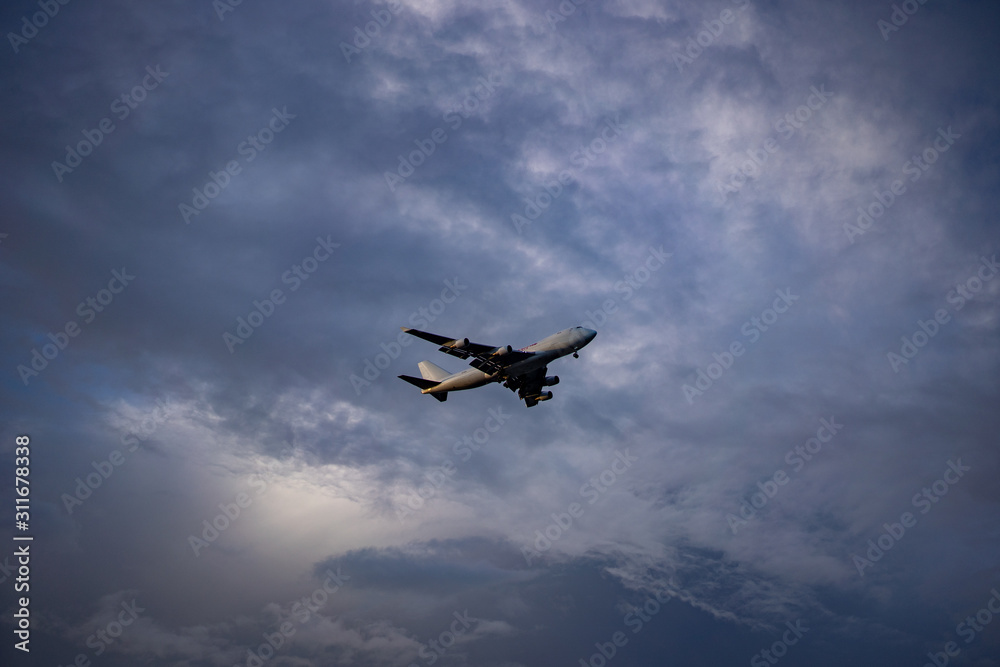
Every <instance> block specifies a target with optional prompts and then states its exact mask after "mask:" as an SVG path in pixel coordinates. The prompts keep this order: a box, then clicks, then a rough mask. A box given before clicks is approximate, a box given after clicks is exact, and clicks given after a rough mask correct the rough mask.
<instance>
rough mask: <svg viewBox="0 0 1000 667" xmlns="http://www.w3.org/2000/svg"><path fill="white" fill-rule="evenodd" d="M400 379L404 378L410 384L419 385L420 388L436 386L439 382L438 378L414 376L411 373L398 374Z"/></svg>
mask: <svg viewBox="0 0 1000 667" xmlns="http://www.w3.org/2000/svg"><path fill="white" fill-rule="evenodd" d="M399 379H400V380H406V381H407V382H409V383H410V384H412V385H415V386H417V387H420V388H421V389H430V388H431V387H436V386H437V385H439V384H440V382H439V381H438V380H428V379H427V378H415V377H413V376H412V375H400V376H399Z"/></svg>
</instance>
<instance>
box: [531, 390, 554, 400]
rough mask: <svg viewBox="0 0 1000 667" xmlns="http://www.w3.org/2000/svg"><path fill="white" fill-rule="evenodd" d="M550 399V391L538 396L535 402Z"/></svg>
mask: <svg viewBox="0 0 1000 667" xmlns="http://www.w3.org/2000/svg"><path fill="white" fill-rule="evenodd" d="M550 398H552V392H551V391H547V392H545V393H544V394H540V395H538V396H536V397H535V400H536V401H547V400H549V399H550Z"/></svg>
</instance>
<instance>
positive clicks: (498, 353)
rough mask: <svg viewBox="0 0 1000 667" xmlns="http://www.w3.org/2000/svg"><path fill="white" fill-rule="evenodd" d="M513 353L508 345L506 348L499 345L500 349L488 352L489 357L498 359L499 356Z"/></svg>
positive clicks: (512, 349)
mask: <svg viewBox="0 0 1000 667" xmlns="http://www.w3.org/2000/svg"><path fill="white" fill-rule="evenodd" d="M466 340H468V339H466ZM513 351H514V348H512V347H511V346H510V345H508V346H506V347H504V346H502V345H501V346H500V347H498V348H496V349H495V350H491V351H490V356H491V357H500V356H503V355H505V354H508V353H510V352H513Z"/></svg>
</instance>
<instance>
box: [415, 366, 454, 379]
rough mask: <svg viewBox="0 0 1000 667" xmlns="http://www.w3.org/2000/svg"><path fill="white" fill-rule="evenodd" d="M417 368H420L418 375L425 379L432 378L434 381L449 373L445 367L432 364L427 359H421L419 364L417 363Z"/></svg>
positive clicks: (443, 377)
mask: <svg viewBox="0 0 1000 667" xmlns="http://www.w3.org/2000/svg"><path fill="white" fill-rule="evenodd" d="M417 368H419V369H420V375H421V376H422V377H423V378H424V379H425V380H434V382H435V383H437V382H440V381H441V380H443V379H445V378H446V377H448V376H449V375H451V373H449V372H448V371H446V370H445V369H443V368H441V367H440V366H437V365H435V364H432V363H431V362H429V361H421V362H420V363H419V364H417Z"/></svg>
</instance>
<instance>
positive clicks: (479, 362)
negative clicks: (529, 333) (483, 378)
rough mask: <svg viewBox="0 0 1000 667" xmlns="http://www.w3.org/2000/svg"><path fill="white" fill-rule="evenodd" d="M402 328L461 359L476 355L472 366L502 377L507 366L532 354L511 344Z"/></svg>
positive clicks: (439, 349)
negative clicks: (486, 342) (479, 341)
mask: <svg viewBox="0 0 1000 667" xmlns="http://www.w3.org/2000/svg"><path fill="white" fill-rule="evenodd" d="M400 329H402V330H403V331H405V332H406V333H408V334H410V335H411V336H416V337H417V338H422V339H424V340H426V341H428V342H430V343H434V344H435V345H440V346H441V347H439V348H438V352H444V353H445V354H450V355H451V356H453V357H458V358H459V359H468V358H469V357H474V358H473V360H472V361H470V362H469V365H470V366H472V367H473V368H478V369H479V370H481V371H483V372H484V373H490V374H497V373H499V374H500V375H501V377H506V374H505V373H504V369H505V368H507V366H510V365H511V364H515V363H517V362H518V361H523V360H524V359H527V358H528V357H530V356H532V353H531V352H521V351H520V350H514V349H512V348H511V346H510V345H508V346H506V347H494V346H492V345H483V344H481V343H472V342H469V339H468V338H448V337H447V336H439V335H437V334H432V333H427V332H426V331H419V330H417V329H409V328H407V327H400Z"/></svg>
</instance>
